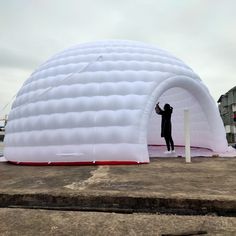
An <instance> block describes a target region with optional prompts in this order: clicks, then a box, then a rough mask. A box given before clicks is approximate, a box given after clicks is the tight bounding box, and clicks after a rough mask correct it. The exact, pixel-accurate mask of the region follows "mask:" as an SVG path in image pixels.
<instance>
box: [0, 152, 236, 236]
mask: <svg viewBox="0 0 236 236" xmlns="http://www.w3.org/2000/svg"><path fill="white" fill-rule="evenodd" d="M0 173H1V176H0V207H1V208H0V235H168V234H169V235H194V234H195V235H197V233H198V234H199V233H204V232H207V233H208V234H207V235H236V218H235V216H236V158H214V157H211V158H203V157H198V158H193V159H192V163H191V164H186V163H185V161H184V159H183V158H152V160H151V163H150V164H146V165H128V166H46V167H45V166H42V167H39V166H38V167H34V166H17V165H10V164H7V163H0ZM40 209H41V210H40ZM42 209H44V210H42ZM63 210H66V211H63ZM125 213H126V214H125ZM127 213H129V214H127ZM130 213H132V214H130ZM160 213H162V214H160ZM166 214H170V215H166ZM222 216H223V217H222ZM191 232H192V233H194V234H190V233H191Z"/></svg>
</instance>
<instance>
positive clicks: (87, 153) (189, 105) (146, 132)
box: [4, 40, 228, 164]
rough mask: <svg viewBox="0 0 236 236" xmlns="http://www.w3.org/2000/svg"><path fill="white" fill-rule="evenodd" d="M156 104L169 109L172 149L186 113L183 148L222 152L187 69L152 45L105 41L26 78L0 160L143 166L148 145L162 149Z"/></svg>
mask: <svg viewBox="0 0 236 236" xmlns="http://www.w3.org/2000/svg"><path fill="white" fill-rule="evenodd" d="M157 101H160V105H161V106H163V105H164V104H165V103H170V104H171V106H173V107H174V112H173V116H172V124H173V139H174V141H175V144H176V145H184V124H183V123H184V122H183V111H184V109H189V110H190V113H191V116H190V117H191V120H190V122H191V145H192V146H196V147H204V148H209V149H211V150H213V151H216V152H225V151H226V150H227V146H228V145H227V141H226V138H225V130H224V127H223V123H222V120H221V118H220V115H219V112H218V108H217V106H216V104H215V102H214V100H213V98H212V97H211V95H210V93H209V91H208V89H207V88H206V86H205V85H204V83H203V82H202V81H201V79H200V78H199V77H198V75H197V74H195V73H194V72H193V70H192V69H191V68H189V67H188V66H187V65H185V64H184V63H183V62H182V61H181V60H179V59H178V58H176V57H174V56H172V55H171V54H170V53H169V52H167V51H165V50H162V49H160V48H158V47H156V46H152V45H148V44H144V43H140V42H133V41H125V40H108V41H98V42H94V43H85V44H80V45H76V46H73V47H71V48H69V49H66V50H64V51H62V52H60V53H58V54H56V55H55V56H53V57H52V58H50V59H49V60H48V61H46V62H45V63H43V64H42V65H41V66H39V68H38V69H37V70H36V71H35V72H34V73H33V74H32V75H31V76H30V78H28V79H27V80H26V82H25V83H24V84H23V86H22V88H21V89H20V91H19V92H18V94H17V96H16V99H15V101H14V103H13V106H12V109H11V112H10V114H9V120H8V124H7V127H6V134H5V140H4V142H5V148H4V156H5V158H6V159H7V160H8V161H11V162H14V163H19V164H27V163H28V164H90V163H91V164H93V163H95V164H100V163H101V164H103V163H109V164H114V163H115V164H116V163H127V164H129V163H147V162H149V155H148V149H147V146H148V144H151V145H161V144H164V140H163V139H162V138H161V137H160V116H158V115H156V113H155V111H154V107H155V104H156V102H157Z"/></svg>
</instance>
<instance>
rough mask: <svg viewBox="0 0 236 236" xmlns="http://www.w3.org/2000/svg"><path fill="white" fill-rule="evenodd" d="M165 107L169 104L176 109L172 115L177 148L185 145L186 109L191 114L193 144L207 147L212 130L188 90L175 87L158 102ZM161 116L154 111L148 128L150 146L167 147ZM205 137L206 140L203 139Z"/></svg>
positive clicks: (173, 134)
mask: <svg viewBox="0 0 236 236" xmlns="http://www.w3.org/2000/svg"><path fill="white" fill-rule="evenodd" d="M158 101H159V102H160V106H161V107H163V106H164V104H165V103H169V104H170V105H171V106H172V107H173V108H174V109H173V114H172V137H173V140H174V142H175V145H177V146H183V145H184V109H189V110H190V112H191V118H190V119H191V123H193V125H194V126H193V127H192V129H191V144H192V146H195V147H206V140H210V129H209V125H208V122H207V117H206V114H205V113H204V112H203V110H202V108H201V106H200V104H199V102H198V100H196V99H195V98H194V96H193V95H192V94H191V93H190V92H188V91H187V90H185V89H183V88H180V87H174V88H170V89H168V90H167V91H165V92H164V93H163V94H162V95H161V96H160V97H159V98H158V100H157V101H156V102H158ZM160 129H161V116H160V115H158V114H156V112H155V109H153V111H152V113H151V116H150V119H149V123H148V128H147V144H148V145H165V140H164V139H163V138H161V136H160V134H161V130H160ZM203 136H204V137H205V138H204V139H203V138H202V137H203Z"/></svg>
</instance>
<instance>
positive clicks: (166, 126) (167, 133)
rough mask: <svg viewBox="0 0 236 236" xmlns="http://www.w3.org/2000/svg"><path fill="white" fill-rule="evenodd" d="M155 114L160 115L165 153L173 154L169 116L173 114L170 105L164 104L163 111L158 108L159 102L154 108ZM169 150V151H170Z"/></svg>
mask: <svg viewBox="0 0 236 236" xmlns="http://www.w3.org/2000/svg"><path fill="white" fill-rule="evenodd" d="M155 110H156V113H157V114H158V115H161V117H162V119H161V137H164V139H165V141H166V147H167V151H165V153H167V154H169V153H174V152H175V149H174V142H173V139H172V130H171V115H172V112H173V107H171V106H170V104H168V103H167V104H165V106H164V109H163V110H162V109H161V108H160V106H159V102H158V103H157V104H156V107H155ZM170 149H171V150H170Z"/></svg>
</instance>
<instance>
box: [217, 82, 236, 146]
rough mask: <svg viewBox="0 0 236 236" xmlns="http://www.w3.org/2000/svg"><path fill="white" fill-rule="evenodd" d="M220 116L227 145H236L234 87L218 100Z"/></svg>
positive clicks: (235, 89) (235, 93) (235, 90)
mask: <svg viewBox="0 0 236 236" xmlns="http://www.w3.org/2000/svg"><path fill="white" fill-rule="evenodd" d="M217 102H218V107H219V111H220V115H221V117H222V120H223V122H224V126H225V131H226V137H227V140H228V143H230V144H234V145H235V143H236V86H235V87H233V88H232V89H230V90H229V91H228V92H227V93H226V94H223V95H221V96H220V98H219V99H218V101H217Z"/></svg>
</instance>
